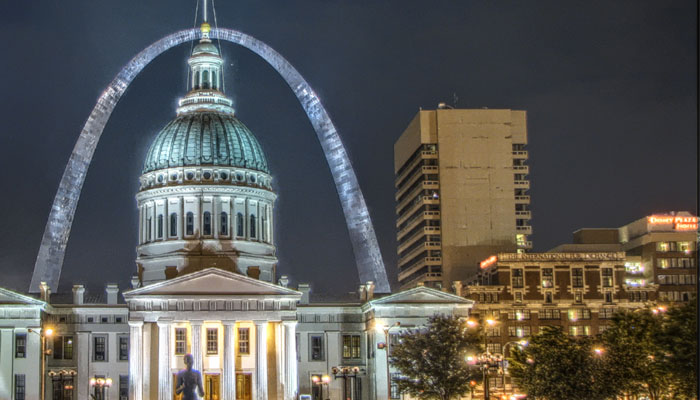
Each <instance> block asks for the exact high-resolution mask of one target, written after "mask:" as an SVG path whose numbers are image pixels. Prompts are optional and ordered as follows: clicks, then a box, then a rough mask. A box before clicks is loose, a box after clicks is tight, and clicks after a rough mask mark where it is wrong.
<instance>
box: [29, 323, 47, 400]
mask: <svg viewBox="0 0 700 400" xmlns="http://www.w3.org/2000/svg"><path fill="white" fill-rule="evenodd" d="M27 330H28V331H29V332H31V333H36V334H37V335H39V337H40V338H41V360H40V361H41V362H40V367H39V369H40V371H41V379H40V382H41V383H40V385H39V387H40V389H39V390H41V395H40V396H39V398H40V399H41V400H44V398H45V396H46V357H47V356H48V355H49V354H51V350H47V349H46V338H47V337H51V336H53V328H51V327H46V328H45V329H44V330H43V332H42V331H41V330H39V331H37V330H34V329H27Z"/></svg>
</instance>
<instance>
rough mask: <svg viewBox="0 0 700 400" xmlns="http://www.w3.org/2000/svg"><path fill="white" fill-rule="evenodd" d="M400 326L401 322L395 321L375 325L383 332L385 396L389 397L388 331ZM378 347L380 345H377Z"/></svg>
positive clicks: (389, 348) (389, 344)
mask: <svg viewBox="0 0 700 400" xmlns="http://www.w3.org/2000/svg"><path fill="white" fill-rule="evenodd" d="M399 326H401V322H396V323H395V324H394V325H391V326H390V325H377V326H376V329H378V330H379V329H381V330H382V331H383V332H384V341H385V343H384V347H383V348H384V350H386V398H387V400H388V399H390V398H391V374H390V373H389V353H390V352H391V347H390V346H391V341H390V340H389V331H390V330H391V328H396V327H399ZM378 347H379V346H378ZM379 348H380V349H381V348H382V347H379Z"/></svg>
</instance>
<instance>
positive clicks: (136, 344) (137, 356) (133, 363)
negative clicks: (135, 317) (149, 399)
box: [129, 321, 143, 400]
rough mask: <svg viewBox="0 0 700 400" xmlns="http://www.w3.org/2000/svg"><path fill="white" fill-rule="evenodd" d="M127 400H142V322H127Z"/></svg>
mask: <svg viewBox="0 0 700 400" xmlns="http://www.w3.org/2000/svg"><path fill="white" fill-rule="evenodd" d="M129 340H130V341H131V343H130V344H129V400H143V374H142V370H141V368H142V367H143V365H142V362H141V354H142V352H143V348H142V343H143V321H129Z"/></svg>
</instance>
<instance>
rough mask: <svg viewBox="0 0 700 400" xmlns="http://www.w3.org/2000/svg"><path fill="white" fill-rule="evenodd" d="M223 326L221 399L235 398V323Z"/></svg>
mask: <svg viewBox="0 0 700 400" xmlns="http://www.w3.org/2000/svg"><path fill="white" fill-rule="evenodd" d="M221 322H222V323H223V324H224V370H223V382H222V386H223V388H222V391H223V393H222V397H221V398H222V399H235V398H236V321H221Z"/></svg>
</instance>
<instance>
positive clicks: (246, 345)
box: [238, 328, 250, 354]
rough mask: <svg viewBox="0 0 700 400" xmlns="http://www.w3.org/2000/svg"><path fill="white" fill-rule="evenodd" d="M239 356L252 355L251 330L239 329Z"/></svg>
mask: <svg viewBox="0 0 700 400" xmlns="http://www.w3.org/2000/svg"><path fill="white" fill-rule="evenodd" d="M238 354H250V329H249V328H238Z"/></svg>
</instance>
